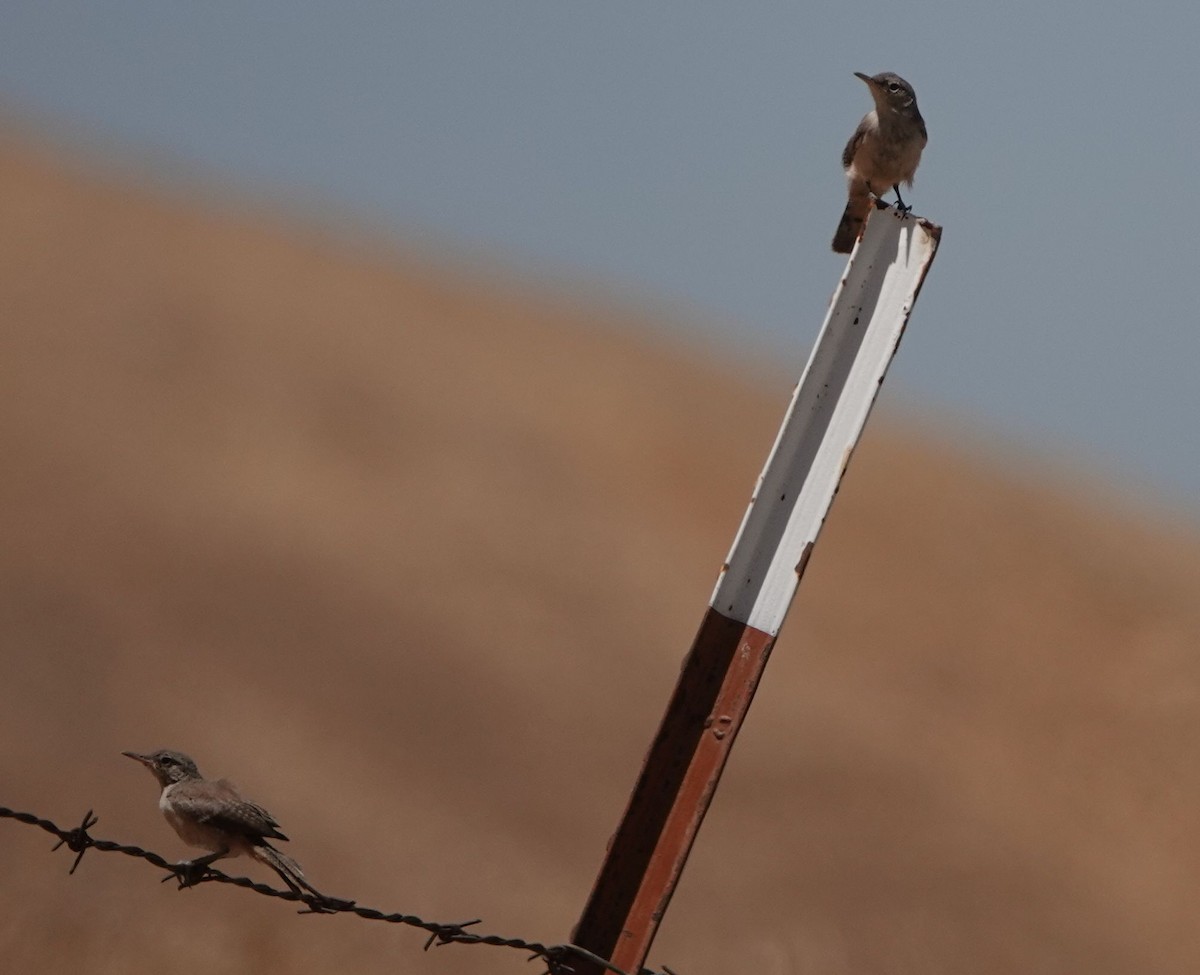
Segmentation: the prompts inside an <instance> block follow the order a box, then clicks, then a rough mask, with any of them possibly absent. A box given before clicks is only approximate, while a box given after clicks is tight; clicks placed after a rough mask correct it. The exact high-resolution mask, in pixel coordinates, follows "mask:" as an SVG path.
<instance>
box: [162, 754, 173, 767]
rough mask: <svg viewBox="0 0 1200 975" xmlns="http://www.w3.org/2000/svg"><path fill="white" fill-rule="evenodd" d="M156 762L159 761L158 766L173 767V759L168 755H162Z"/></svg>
mask: <svg viewBox="0 0 1200 975" xmlns="http://www.w3.org/2000/svg"><path fill="white" fill-rule="evenodd" d="M158 761H159V764H161V765H174V764H175V759H173V758H172V757H171V756H170V755H164V756H163V757H162V758H160V759H159V760H158Z"/></svg>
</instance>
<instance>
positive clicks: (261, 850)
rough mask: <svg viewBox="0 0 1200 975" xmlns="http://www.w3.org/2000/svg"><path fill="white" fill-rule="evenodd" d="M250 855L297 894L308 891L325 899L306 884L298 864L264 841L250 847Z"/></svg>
mask: <svg viewBox="0 0 1200 975" xmlns="http://www.w3.org/2000/svg"><path fill="white" fill-rule="evenodd" d="M250 855H251V856H253V857H254V859H255V860H257V861H259V863H265V864H266V865H267V866H268V867H270V868H271V869H272V870H274V871H275V872H276V873H277V874H279V876H280V877H281V878H282V879H283V882H284V883H285V884H287V885H288V887H289V888H290V889H291V890H293V891H295V892H296V893H297V894H302V893H304V892H305V891H308V893H310V894H313V895H314V896H316V897H320V898H322V899H324V898H325V895H324V894H322V893H321V892H320V891H319V890H317V888H316V887H314V886H313V885H312V884H310V883H309V882H308V878H307V877H305V876H304V871H303V870H301V869H300V864H298V863H297V862H296V861H295V860H293V859H292V858H291V857H290V856H288V855H287V854H286V853H284V852H282V851H280V850H277V849H275V847H273V846H272V845H271V844H270V843H268V842H266V841H265V840H264V841H263V842H261V843H256V844H255V845H254V846H252V847H251V848H250Z"/></svg>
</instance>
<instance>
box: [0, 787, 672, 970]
mask: <svg viewBox="0 0 1200 975" xmlns="http://www.w3.org/2000/svg"><path fill="white" fill-rule="evenodd" d="M0 819H15V820H16V821H17V822H19V823H25V824H26V825H28V826H37V827H39V828H40V829H44V830H45V831H46V832H47V833H53V834H54V835H55V836H57V837H58V842H57V843H55V844H54V846H53V848H52V849H53V850H57V849H58V848H59V847H61V846H66V847H67V849H69V850H71V851H72V852H73V853H74V854H75V860H74V862H73V863H72V864H71V869H70V870H69V871H68V872H69V873H71V874H74V873H75V870H76V868H77V867H78V866H79V862H80V861H81V860H82V859H83V855H84V854H85V853H86V852H87V851H88V850H100V851H101V852H102V853H124V854H125V855H126V856H131V857H137V858H139V859H142V860H146V861H147V862H149V863H151V864H153V865H154V866H156V867H158V868H159V869H161V870H166V871H167V875H166V876H165V877H163V881H164V882H165V881H167V880H171V879H172V878H173V879H175V880H176V881H178V883H179V888H180V889H181V890H182V889H183V888H184V887H193V886H195V885H197V884H200V883H206V882H212V883H220V884H233V886H235V887H244V888H246V889H247V890H252V891H254V892H255V893H257V894H262V895H263V896H265V897H278V898H279V899H280V900H285V901H298V902H300V903H302V904H303V905H304V907H303V909H302V910H300V911H299V913H300V914H355V915H357V916H358V917H361V918H363V919H364V920H368V921H385V922H387V923H388V924H404V925H408V926H409V927H414V928H420V929H421V930H423V931H427V932H429V938H428V940H427V941H426V942H425V950H426V951H428V950H429V949H430V948H433V947H438V946H441V945H449V944H460V945H491V946H492V947H498V948H515V949H517V950H519V951H527V952H529V960H531V961H532V960H533V959H534V958H540V959H541V960H542V961H543V962H545V964H546V969H547V971H548V972H549V975H573V972H574V971H575V968H574V966H573V965H572V961H578V960H585V961H589V962H592V963H594V964H596V965H600V966H602V967H603V968H606V969H607V970H608V971H610V972H613V973H614V975H629V973H627V972H625V971H623V970H622V969H620V968H618V967H617V966H616V965H614V964H613V963H612V962H610V961H608V960H607V959H605V958H601V957H600V956H599V955H595V954H593V953H592V952H590V951H588V950H587V949H586V948H581V947H579V946H578V945H573V944H569V943H568V944H556V945H546V944H542V943H541V942H539V941H526V940H525V939H524V938H504V937H500V936H499V935H494V934H479V933H478V932H475V931H468V930H467V928H469V927H473V926H474V925H476V924H479V923H481V922H480V920H479V919H478V918H476V919H475V920H472V921H451V922H438V921H426V920H423V919H422V918H419V917H417V916H416V915H415V914H402V913H392V914H388V913H385V912H384V911H378V910H375V909H374V908H371V907H363V906H361V905H359V904H357V903H355V902H354V901H351V900H343V899H342V898H339V897H328V896H325V895H323V894H315V893H310V892H306V891H298V890H279V889H277V888H275V887H271V886H269V885H268V884H263V883H259V882H258V881H255V880H251V879H250V878H249V877H231V876H229V875H228V874H225V873H222V872H221V871H220V870H216V869H214V868H213V867H212V866H211V865H208V866H203V867H199V868H197V867H196V866H195V865H193V864H191V863H189V862H187V861H184V862H182V863H171V862H170V861H169V860H167V859H165V858H164V857H161V856H159V855H158V854H157V853H154V852H153V851H151V850H145V849H143V848H142V847H140V846H134V845H132V844H129V843H116V842H114V841H112V840H98V839H96V838H94V837H93V836H92V835H91V834H90V833H89V832H88V830H90V829H91V828H92V827H93V826H95V825H96V823H97V822H98V821H99V820H98V818H97V817H96V815H95V814H94V813H93V811H92V810H91V809H89V810H88V811H87V812H86V813H85V814H84V817H83V819H82V820H81V821H80V824H79V825H78V826H76V827H75V828H74V829H62V828H61V827H59V826H58V825H57V824H55V823H53V822H51V821H50V820H49V819H42V818H41V817H39V816H35V815H34V814H33V813H27V812H18V811H16V810H15V809H9V808H8V807H6V806H0ZM637 975H660V973H659V972H656V971H654V970H653V969H651V968H642V969H641V970H640V971H639V972H638V973H637ZM661 975H675V973H674V972H672V971H671V969H669V968H667V967H666V966H663V973H661Z"/></svg>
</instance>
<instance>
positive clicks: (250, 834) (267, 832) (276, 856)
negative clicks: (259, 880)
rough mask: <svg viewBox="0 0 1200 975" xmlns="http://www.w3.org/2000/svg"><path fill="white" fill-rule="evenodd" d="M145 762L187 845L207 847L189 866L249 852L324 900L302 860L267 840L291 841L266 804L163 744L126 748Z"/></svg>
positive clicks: (287, 880)
mask: <svg viewBox="0 0 1200 975" xmlns="http://www.w3.org/2000/svg"><path fill="white" fill-rule="evenodd" d="M121 754H122V755H126V756H128V757H129V758H132V759H134V760H135V761H138V762H141V763H142V764H143V765H145V766H146V768H148V769H149V770H150V772H151V774H153V776H154V777H155V778H156V779H157V780H158V784H159V785H161V786H162V795H161V796H160V797H159V800H158V808H159V809H161V810H162V814H163V815H164V816H165V817H166V819H167V822H168V823H170V824H171V826H172V827H173V828H174V830H175V832H176V833H178V834H179V838H180V839H181V840H183V842H184V843H186V844H187V845H188V846H194V847H198V848H200V849H202V850H208V851H209V854H208V856H203V857H198V858H197V859H195V860H192V861H190V862H188V863H187V864H186V865H187V867H188V868H189V869H192V870H195V869H198V868H203V867H206V866H208V865H209V864H210V863H212V862H213V861H215V860H220V859H221V858H223V857H235V856H242V855H245V856H250V857H253V858H254V859H255V860H257V861H259V863H265V864H266V865H267V866H268V867H270V868H271V869H272V870H274V871H275V872H276V873H277V874H279V876H280V878H282V880H283V882H284V883H285V884H287V885H288V888H289V889H290V890H292V891H294V892H295V893H297V894H302V893H304V892H305V891H307V892H308V893H310V894H313V895H315V896H316V897H319V898H321V899H322V900H325V899H326V898H325V895H324V894H322V893H321V892H320V891H318V890H317V889H316V888H315V887H313V886H312V885H311V884H310V883H309V882H308V879H307V878H306V877H305V876H304V871H303V870H301V869H300V864H298V863H297V862H296V861H295V860H293V859H292V858H291V857H290V856H288V855H287V854H286V853H284V852H282V851H280V850H277V849H276V848H275V847H273V846H272V845H271V844H270V843H268V842H267V841H268V840H286V839H287V837H286V836H284V834H283V833H281V832H280V830H279V824H278V823H277V822H275V819H274V817H273V816H272V815H271V814H270V813H269V812H267V811H266V810H265V809H263V807H262V806H259V805H256V804H255V803H253V802H250V801H249V800H248V799H243V798H242V797H241V796H240V795H239V794H238V791H237V789H235V788H234V787H233V786H232V785H230V784H229V783H228V782H226V781H225V780H224V779H217V780H215V781H209V780H208V779H205V778H204V777H203V776H201V775H200V770H199V769H198V768H197V767H196V763H195V762H194V761H192V759H190V758H189V757H188V756H187V755H184V754H183V753H182V752H173V751H169V750H167V749H162V750H160V751H156V752H150V753H149V754H146V755H141V754H139V753H137V752H122V753H121Z"/></svg>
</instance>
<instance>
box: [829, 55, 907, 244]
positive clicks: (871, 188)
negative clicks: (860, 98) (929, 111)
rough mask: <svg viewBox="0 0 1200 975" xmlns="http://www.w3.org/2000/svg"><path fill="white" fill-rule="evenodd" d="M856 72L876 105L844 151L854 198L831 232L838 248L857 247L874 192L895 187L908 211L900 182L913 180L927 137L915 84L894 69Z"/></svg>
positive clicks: (847, 180)
mask: <svg viewBox="0 0 1200 975" xmlns="http://www.w3.org/2000/svg"><path fill="white" fill-rule="evenodd" d="M854 74H855V77H858V78H861V79H862V80H863V81H865V82H866V83H867V87H868V88H869V89H870V90H871V97H872V98H873V99H874V100H875V107H874V108H873V109H872V110H871V111H869V112H867V114H866V115H864V116H863V120H862V121H861V122H859V123H858V128H857V129H855V130H854V135H852V136H851V137H850V141H849V142H848V143H846V150H845V151H844V152H843V153H842V165H843V166H844V167H845V169H846V184H847V189H848V191H849V196H850V199H849V200H848V201H847V203H846V209H845V211H844V212H843V213H842V220H841V223H839V224H838V228H837V233H836V234H834V236H833V249H834V250H835V251H836V252H837V253H839V254H849V253H850V252H851V251H852V250H853V249H854V242H855V241H856V240H858V235H859V234H860V233H862V227H863V222H864V221H865V220H866V219H867V214H868V213H869V212H870V209H871V196H872V195H874V196H875V197H877V198H878V197H881V196H883V194H884V193H886V192H887V191H888V190H889V189H893V190H895V191H896V202H897V203H898V204H899V207H900V209H901V210H902V211H905V212H907V210H908V207H906V206H905V205H904V201H903V200H902V199H901V198H900V184H901V183H907V184H908V185H909V186H912V181H913V174H914V173H916V171H917V164H918V163H919V162H920V161H921V150H923V149H924V148H925V143H926V142H927V141H928V138H929V137H928V134H927V133H926V131H925V120H924V119H923V118H921V112H920V111H919V110H918V108H917V93H916V92H915V91H913V87H912V85H910V84H909V83H908V82H907V81H905V80H904V79H903V78H901V77H900V76H899V75H898V74H892V73H891V72H890V71H885V72H884V73H883V74H877V75H875V76H874V77H871V76H869V75H865V74H863V73H862V72H861V71H855V72H854Z"/></svg>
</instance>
